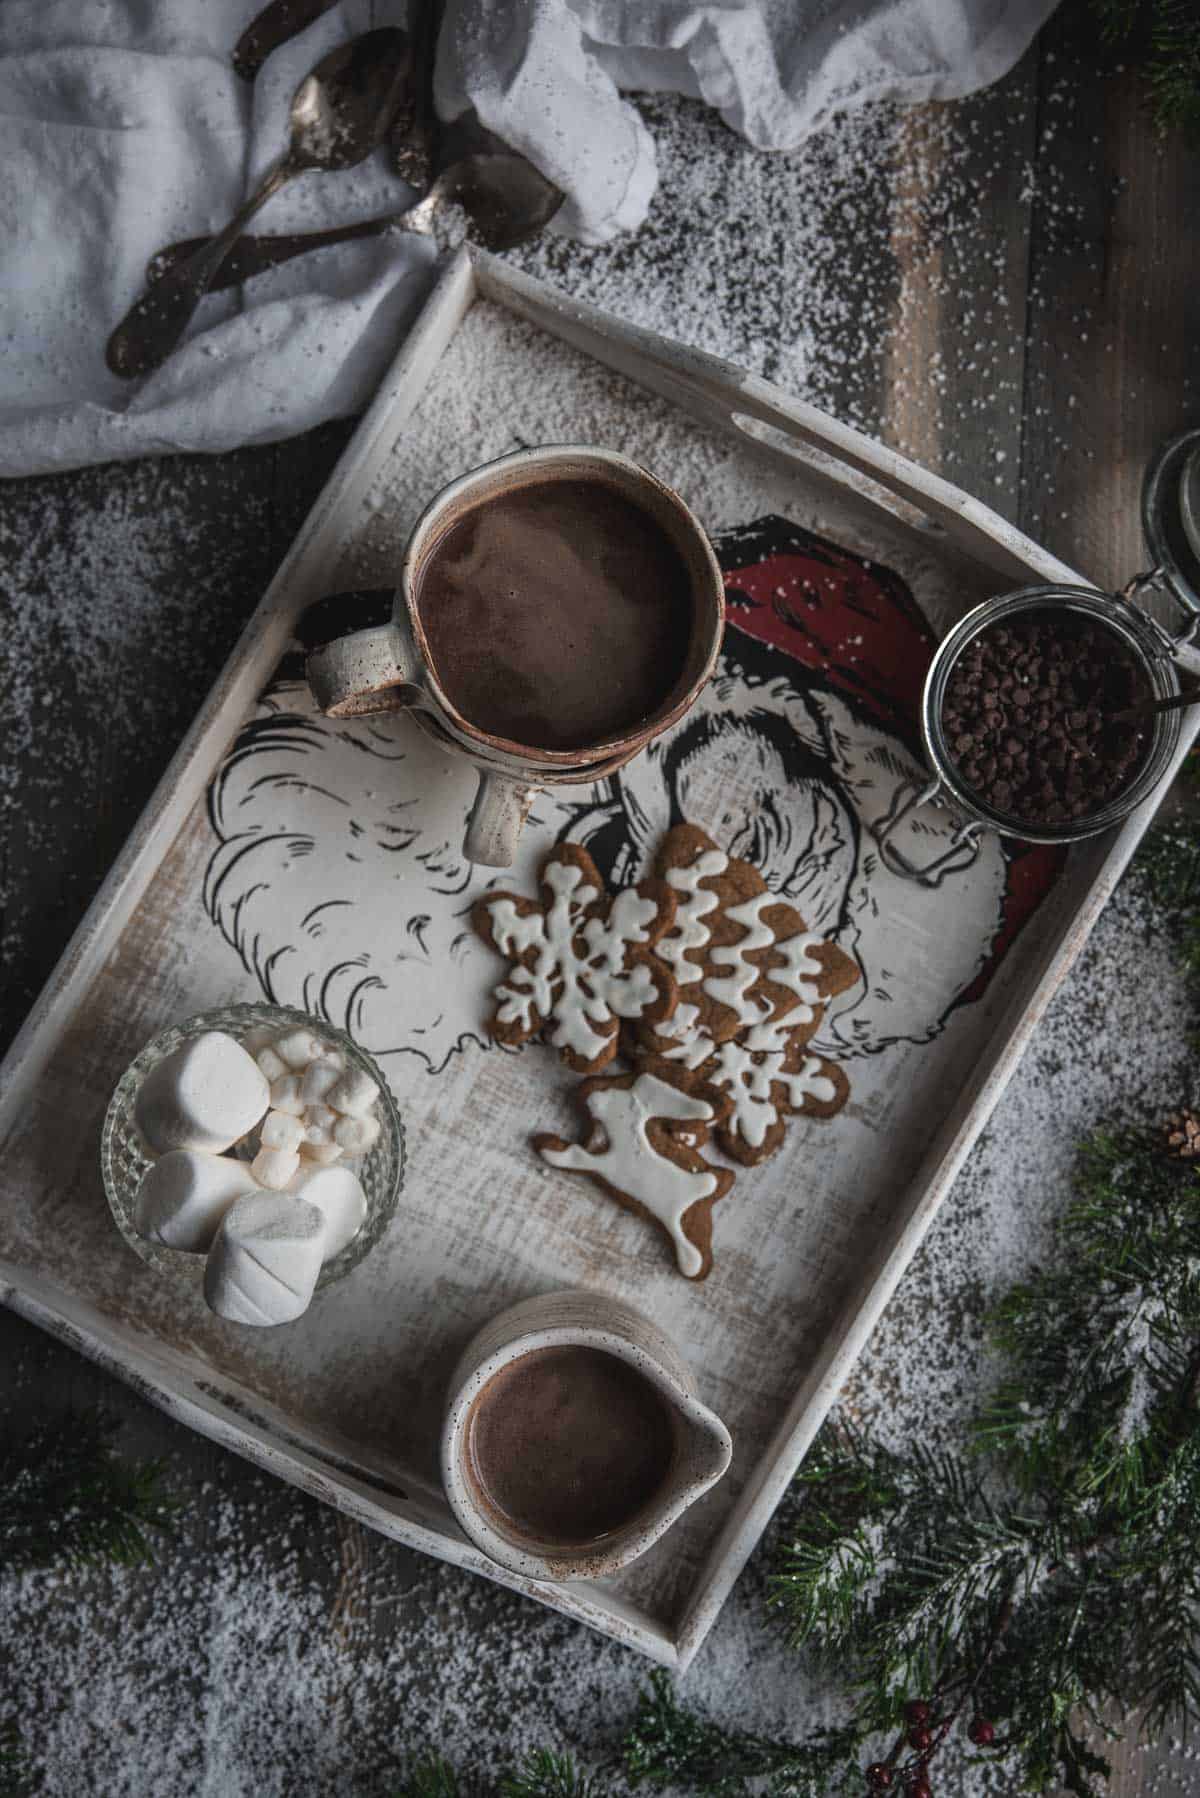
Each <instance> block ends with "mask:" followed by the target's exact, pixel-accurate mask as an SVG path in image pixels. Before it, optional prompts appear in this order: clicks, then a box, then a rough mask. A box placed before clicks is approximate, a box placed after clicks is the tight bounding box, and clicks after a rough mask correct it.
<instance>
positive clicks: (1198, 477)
mask: <svg viewBox="0 0 1200 1798" xmlns="http://www.w3.org/2000/svg"><path fill="white" fill-rule="evenodd" d="M1142 530H1143V533H1144V535H1145V538H1146V544H1147V547H1148V548H1149V550H1150V554H1151V555H1152V556H1153V558H1154V568H1155V572H1156V574H1157V575H1158V577H1159V579H1160V580H1161V582H1162V584H1163V585H1164V586H1165V587H1167V588H1169V590H1170V592H1171V593H1172V594H1173V595H1174V597H1175V599H1176V600H1177V601H1178V603H1179V604H1180V605H1181V606H1182V607H1183V609H1184V611H1185V612H1186V613H1187V614H1188V616H1189V618H1191V619H1193V620H1195V619H1197V618H1200V430H1195V431H1185V432H1184V433H1183V434H1182V436H1179V437H1173V438H1172V439H1171V440H1170V442H1169V443H1164V444H1163V446H1162V448H1161V449H1160V450H1159V451H1158V453H1157V454H1156V455H1155V457H1154V459H1153V461H1152V462H1151V463H1150V466H1149V467H1148V468H1147V470H1146V478H1145V480H1144V482H1143V483H1142Z"/></svg>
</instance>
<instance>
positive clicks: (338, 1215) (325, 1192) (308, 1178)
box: [289, 1162, 367, 1261]
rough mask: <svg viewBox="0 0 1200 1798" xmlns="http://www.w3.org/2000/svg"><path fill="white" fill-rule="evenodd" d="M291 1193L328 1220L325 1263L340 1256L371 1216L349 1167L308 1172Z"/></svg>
mask: <svg viewBox="0 0 1200 1798" xmlns="http://www.w3.org/2000/svg"><path fill="white" fill-rule="evenodd" d="M289 1190H290V1191H292V1192H296V1193H299V1194H300V1196H301V1198H303V1199H305V1200H307V1202H308V1203H309V1204H310V1205H315V1206H316V1208H317V1210H318V1211H319V1212H320V1213H321V1215H322V1216H323V1217H324V1219H325V1259H326V1261H328V1260H329V1258H330V1256H331V1255H336V1254H338V1252H339V1251H340V1250H341V1249H344V1248H345V1246H346V1244H347V1243H348V1242H350V1241H352V1240H353V1238H354V1237H355V1236H357V1235H358V1232H359V1231H360V1230H361V1229H362V1226H363V1220H364V1219H365V1217H366V1215H367V1195H366V1193H365V1192H364V1191H363V1189H362V1183H361V1181H360V1180H359V1178H358V1176H357V1175H356V1174H353V1173H351V1171H350V1169H349V1168H348V1167H317V1168H306V1167H305V1166H304V1163H303V1162H301V1164H300V1172H299V1173H298V1174H297V1175H296V1178H295V1179H294V1180H293V1181H292V1184H291V1187H290V1188H289Z"/></svg>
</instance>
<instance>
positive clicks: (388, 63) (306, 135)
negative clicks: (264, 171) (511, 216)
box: [106, 27, 413, 377]
mask: <svg viewBox="0 0 1200 1798" xmlns="http://www.w3.org/2000/svg"><path fill="white" fill-rule="evenodd" d="M412 76H413V66H412V48H411V45H410V43H409V39H408V35H407V33H405V32H403V31H399V30H396V29H395V28H393V27H385V28H384V29H382V30H379V31H368V32H364V34H363V35H362V36H361V37H357V38H355V39H353V41H352V42H350V43H348V44H340V45H339V46H338V48H337V49H336V50H331V51H330V52H329V54H328V56H323V57H322V58H321V61H320V62H319V63H318V64H317V66H316V68H315V69H313V71H312V73H311V74H310V75H306V76H305V78H304V80H303V81H302V82H301V83H300V86H299V87H298V88H297V89H296V92H295V94H294V95H293V98H292V109H291V138H290V141H289V143H288V147H287V150H286V152H285V154H284V155H283V156H282V157H281V158H280V159H279V161H278V162H277V163H276V164H275V166H274V168H273V169H272V170H271V171H270V173H269V174H268V175H267V176H266V178H265V180H264V181H263V182H262V184H261V186H260V187H259V188H258V191H257V192H256V193H255V194H253V195H252V196H251V198H250V199H249V200H247V201H246V204H245V205H244V206H243V207H241V208H240V209H239V211H238V212H237V213H236V214H235V215H234V217H233V218H232V219H231V220H230V222H229V224H228V225H227V226H226V227H225V229H224V231H222V232H221V233H220V234H219V236H217V237H213V238H210V239H207V240H206V241H205V243H204V246H203V248H201V249H198V250H196V251H195V252H194V253H193V254H192V255H191V256H189V257H186V258H185V259H184V260H183V261H181V262H180V263H178V264H177V265H176V266H175V267H173V268H172V269H170V270H169V272H167V273H165V274H164V275H163V277H162V279H161V280H160V281H156V282H155V284H154V286H153V287H152V288H151V289H149V291H147V292H146V293H144V294H143V295H142V297H141V298H140V299H139V300H138V301H137V302H136V304H135V305H134V306H132V307H131V308H130V310H129V311H128V312H127V313H126V314H125V317H124V318H123V319H122V320H121V322H120V324H119V325H118V326H117V328H116V330H115V331H114V332H113V334H112V336H111V337H110V338H109V340H108V349H107V352H106V360H107V362H108V366H109V368H111V370H112V371H113V373H114V374H115V375H123V376H126V377H129V376H133V375H144V374H148V373H149V372H150V370H151V369H154V368H158V367H159V365H160V364H161V363H163V362H165V361H166V359H167V357H168V356H169V355H170V353H171V351H172V350H173V349H174V348H175V345H176V344H177V343H178V342H179V339H180V338H181V337H182V336H183V333H184V330H185V329H186V327H187V323H188V320H189V319H190V318H191V316H192V314H193V312H195V310H196V307H197V306H198V305H199V303H200V301H201V299H202V298H203V296H204V294H205V293H207V291H208V289H209V287H210V285H211V284H212V281H213V277H214V276H215V275H216V273H217V271H218V269H219V268H220V266H221V264H222V262H223V261H224V260H225V257H226V256H227V255H228V253H229V251H230V250H231V249H232V247H233V245H234V244H235V243H236V242H237V239H238V237H239V235H240V233H241V230H242V227H243V225H245V224H246V223H247V221H248V220H249V219H251V218H253V216H254V214H255V213H256V212H257V211H258V210H259V208H260V207H261V206H265V205H266V203H267V201H268V200H269V199H270V198H271V196H272V194H276V193H278V192H279V189H280V188H281V187H282V186H283V185H284V183H285V182H288V181H290V180H291V179H292V178H293V176H295V175H300V174H303V173H305V171H307V170H312V169H320V170H332V169H350V168H354V167H355V165H356V164H358V163H360V162H364V161H365V160H366V158H367V157H368V156H369V155H370V154H371V152H372V150H374V149H376V148H377V147H378V145H379V144H381V143H382V142H383V140H384V139H385V138H386V137H387V135H388V133H389V132H390V131H391V130H392V129H393V127H394V125H395V124H396V119H397V113H398V111H399V110H400V109H401V108H403V107H411V105H412Z"/></svg>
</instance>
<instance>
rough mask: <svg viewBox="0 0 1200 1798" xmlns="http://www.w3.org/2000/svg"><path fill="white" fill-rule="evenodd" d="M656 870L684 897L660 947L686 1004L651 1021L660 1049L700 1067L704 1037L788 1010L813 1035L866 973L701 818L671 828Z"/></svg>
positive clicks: (641, 1035) (646, 1042)
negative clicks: (831, 1006)
mask: <svg viewBox="0 0 1200 1798" xmlns="http://www.w3.org/2000/svg"><path fill="white" fill-rule="evenodd" d="M655 870H656V873H657V874H658V875H659V877H660V878H661V879H662V880H663V881H664V882H665V884H666V885H667V886H669V887H671V888H672V889H673V891H674V892H675V893H676V895H677V899H678V904H677V907H676V914H675V923H674V925H673V926H672V928H671V929H670V930H669V931H667V932H666V933H665V935H664V936H663V937H662V938H661V940H660V942H659V945H658V949H657V952H656V953H657V955H658V957H659V959H660V960H664V961H666V962H668V963H669V965H670V967H671V970H672V972H673V974H674V976H675V979H676V982H677V985H678V987H679V1003H678V1006H677V1007H676V1011H675V1013H674V1027H673V1029H672V1030H671V1031H670V1032H662V1031H656V1030H654V1029H652V1028H651V1027H650V1026H651V1024H652V1022H653V1021H652V1020H649V1019H645V1020H643V1021H642V1024H641V1025H640V1026H639V1028H638V1030H637V1033H636V1034H637V1037H638V1039H639V1041H640V1042H641V1043H642V1045H643V1046H644V1048H646V1049H648V1050H649V1051H650V1052H651V1053H652V1054H657V1055H665V1056H667V1057H668V1058H669V1059H671V1060H682V1061H684V1062H685V1064H686V1065H690V1066H693V1067H694V1066H698V1065H699V1063H700V1062H701V1061H703V1060H704V1059H705V1055H704V1053H703V1052H702V1051H703V1047H704V1045H705V1044H706V1043H721V1042H728V1041H730V1040H732V1039H733V1038H734V1037H737V1036H738V1035H739V1034H740V1033H742V1032H743V1031H746V1030H748V1029H751V1028H752V1027H753V1026H754V1025H756V1024H761V1023H763V1022H765V1021H766V1020H768V1019H778V1018H782V1017H785V1016H786V1017H787V1019H788V1023H789V1025H790V1027H791V1028H792V1029H793V1030H799V1029H801V1028H803V1029H804V1030H805V1031H806V1040H807V1037H811V1036H812V1035H814V1034H815V1032H816V1030H817V1028H818V1026H819V1025H820V1022H821V1018H822V1017H823V1016H824V1008H825V1005H826V1004H827V1003H828V1001H829V1000H830V999H832V998H834V997H836V995H837V994H838V993H842V992H845V991H847V989H848V988H850V987H851V986H853V985H854V984H855V982H856V981H857V980H858V979H859V978H860V974H859V968H858V963H857V962H856V961H855V960H854V958H853V956H850V955H847V954H846V952H845V950H843V949H839V948H838V946H837V944H836V943H828V942H826V941H824V939H823V938H821V937H819V936H817V935H815V934H814V933H812V932H811V931H809V930H808V928H807V927H806V925H805V922H804V919H803V918H802V917H801V916H800V913H799V912H798V911H797V910H796V908H795V906H794V905H792V904H790V903H789V902H788V901H787V900H785V899H780V898H779V897H778V896H777V895H776V894H774V893H772V892H771V891H770V889H769V888H768V886H767V883H766V881H765V880H764V879H763V877H762V875H761V874H760V873H759V871H758V869H757V868H755V867H753V866H752V865H751V864H750V863H749V862H746V861H741V860H739V859H738V858H736V857H730V856H727V855H726V854H725V853H724V851H723V850H721V849H719V848H718V847H717V845H716V844H715V843H714V842H713V840H712V838H711V837H709V836H707V835H706V833H705V832H704V831H702V830H701V829H699V827H698V826H696V825H694V824H679V825H676V826H675V827H674V829H672V830H670V831H668V832H667V835H666V837H665V838H664V839H663V843H662V847H661V849H660V850H659V854H658V858H657V860H656V862H655ZM687 1043H690V1044H691V1047H690V1048H686V1047H685V1046H684V1045H685V1044H687Z"/></svg>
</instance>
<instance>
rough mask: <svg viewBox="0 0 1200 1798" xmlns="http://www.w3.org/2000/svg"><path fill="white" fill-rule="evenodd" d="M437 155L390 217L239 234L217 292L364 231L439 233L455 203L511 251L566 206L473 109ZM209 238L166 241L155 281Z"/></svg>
mask: <svg viewBox="0 0 1200 1798" xmlns="http://www.w3.org/2000/svg"><path fill="white" fill-rule="evenodd" d="M438 137H439V141H438V145H437V156H436V160H437V162H438V164H439V165H440V172H439V173H438V174H437V175H436V176H435V178H434V180H433V181H432V182H431V184H430V186H429V188H428V190H427V192H426V193H425V194H424V195H423V196H422V198H421V199H420V200H418V201H417V202H416V204H415V205H414V206H411V207H409V209H408V211H407V212H398V213H389V214H388V215H387V216H386V217H385V218H377V219H364V220H362V221H361V222H360V223H359V224H356V225H334V226H331V227H330V229H328V230H327V231H302V232H296V233H292V234H282V235H279V236H269V235H268V236H257V235H247V236H244V237H239V238H238V240H237V242H236V243H235V244H234V246H233V248H232V250H231V251H230V252H229V256H228V258H227V259H226V261H225V262H224V263H223V264H222V265H221V268H220V269H219V270H218V272H217V273H216V274H215V275H214V276H213V278H212V280H211V282H210V284H209V285H210V287H211V288H212V290H213V291H214V292H216V291H218V290H220V289H221V288H223V287H235V286H237V285H238V283H239V282H242V281H252V280H253V279H254V277H255V275H261V274H265V273H266V271H267V270H268V269H272V268H277V267H278V266H279V264H280V263H281V262H290V261H291V260H292V258H293V257H294V256H303V255H305V254H306V253H307V251H309V250H319V249H322V248H324V246H325V245H326V244H334V243H352V242H353V241H354V240H355V239H356V238H360V237H377V236H379V235H381V234H382V233H383V232H385V231H393V230H395V231H421V232H425V233H430V234H433V235H436V234H437V227H438V224H439V222H440V219H441V217H442V215H443V214H444V213H445V211H446V209H447V208H448V207H449V206H451V205H458V206H461V207H462V209H463V212H464V213H465V214H466V216H467V236H468V237H469V238H470V240H471V242H472V243H479V244H482V245H483V247H484V249H487V250H495V251H499V250H511V249H512V248H513V247H514V246H515V245H516V244H519V243H524V242H525V240H526V238H529V237H534V236H536V234H537V233H538V232H539V231H540V230H542V229H543V227H544V226H545V225H547V224H549V222H550V220H551V219H552V218H553V217H554V214H555V213H556V212H557V211H558V209H559V207H560V206H561V205H562V201H563V195H562V189H561V188H558V187H555V185H554V183H553V182H552V181H548V180H547V179H546V177H545V176H544V175H543V174H541V173H539V171H538V170H537V169H535V168H534V166H533V164H532V163H531V162H529V161H528V160H527V159H526V158H525V157H524V156H521V155H518V153H517V152H516V151H515V150H510V149H509V147H508V145H507V144H505V143H503V142H502V141H501V140H500V138H498V137H495V136H494V135H493V134H492V133H491V132H490V131H487V130H485V128H484V127H483V126H482V125H481V124H480V123H479V121H478V119H477V118H476V117H475V115H474V113H469V114H466V115H465V116H464V117H463V118H462V119H456V120H455V122H454V124H453V125H448V126H446V127H444V129H442V130H441V131H440V132H439V134H438ZM209 241H210V240H209V239H208V238H205V237H189V238H186V239H185V240H184V241H183V242H182V243H173V244H168V246H167V248H166V249H165V250H159V252H158V254H157V255H156V256H154V257H153V258H152V260H151V261H150V262H149V263H148V264H147V266H146V279H147V281H148V282H149V283H151V284H153V283H154V282H156V281H160V280H161V279H162V278H163V277H164V276H165V275H169V274H170V273H171V271H172V270H173V269H175V268H177V267H178V266H179V264H180V263H181V262H186V261H187V259H188V258H189V257H190V256H194V255H195V254H196V252H197V251H198V250H200V249H202V248H203V246H204V245H205V244H206V243H208V242H209Z"/></svg>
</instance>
